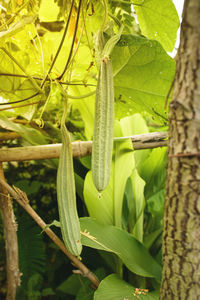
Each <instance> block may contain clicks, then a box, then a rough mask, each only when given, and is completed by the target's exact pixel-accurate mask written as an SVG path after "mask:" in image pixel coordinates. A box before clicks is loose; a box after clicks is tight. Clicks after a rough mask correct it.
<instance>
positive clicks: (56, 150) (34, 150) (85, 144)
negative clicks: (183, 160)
mask: <svg viewBox="0 0 200 300" xmlns="http://www.w3.org/2000/svg"><path fill="white" fill-rule="evenodd" d="M127 138H131V140H132V143H133V148H134V150H139V149H152V148H156V147H166V146H167V140H165V139H166V138H167V132H152V133H148V134H140V135H133V136H130V137H122V138H117V141H118V142H120V141H123V140H125V139H127ZM117 141H116V142H117ZM60 150H61V144H51V145H41V146H28V147H16V148H6V149H0V161H25V160H39V159H50V158H58V157H59V156H60ZM72 151H73V156H74V157H78V158H80V157H84V156H87V155H90V154H91V151H92V141H78V142H73V143H72Z"/></svg>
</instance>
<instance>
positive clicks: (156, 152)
mask: <svg viewBox="0 0 200 300" xmlns="http://www.w3.org/2000/svg"><path fill="white" fill-rule="evenodd" d="M166 153H167V148H165V147H163V148H156V149H153V150H152V151H151V153H150V155H149V157H148V158H147V159H146V160H145V161H144V162H143V164H141V166H140V168H139V174H140V176H141V177H142V178H143V179H144V180H145V181H146V187H145V197H146V199H148V198H149V197H151V196H152V195H154V194H155V193H156V192H158V191H159V190H161V189H163V188H164V186H165V173H166Z"/></svg>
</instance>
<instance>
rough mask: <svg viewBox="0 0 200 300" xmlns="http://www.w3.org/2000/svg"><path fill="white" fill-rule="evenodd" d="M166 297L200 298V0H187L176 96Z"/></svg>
mask: <svg viewBox="0 0 200 300" xmlns="http://www.w3.org/2000/svg"><path fill="white" fill-rule="evenodd" d="M169 122H170V129H169V150H168V154H169V155H168V156H169V157H168V166H167V184H166V199H165V213H164V232H163V274H162V285H161V295H160V299H161V300H168V299H170V300H173V299H176V300H177V299H181V300H186V299H187V300H195V299H200V1H198V0H185V5H184V11H183V22H182V26H181V42H180V47H179V51H178V59H177V70H176V78H175V87H174V94H173V100H172V102H171V105H170V113H169Z"/></svg>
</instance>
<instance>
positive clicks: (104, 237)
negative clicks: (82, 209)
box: [80, 218, 161, 280]
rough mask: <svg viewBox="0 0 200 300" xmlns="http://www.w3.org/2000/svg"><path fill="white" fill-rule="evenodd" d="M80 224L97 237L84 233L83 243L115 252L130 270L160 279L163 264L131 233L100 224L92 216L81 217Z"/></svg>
mask: <svg viewBox="0 0 200 300" xmlns="http://www.w3.org/2000/svg"><path fill="white" fill-rule="evenodd" d="M80 224H81V231H82V232H85V233H86V232H88V233H89V234H90V236H93V237H94V238H95V239H94V240H92V239H91V238H88V237H87V236H86V235H85V234H84V235H82V236H81V242H82V244H83V245H85V246H88V247H92V248H95V249H100V250H104V251H110V252H113V253H115V254H117V255H118V256H119V257H120V258H121V260H122V261H123V263H124V264H125V265H126V266H127V268H128V269H129V270H130V271H132V272H134V273H136V274H138V275H141V276H146V277H155V278H156V279H158V280H160V278H161V266H160V265H159V264H158V263H157V262H156V261H155V260H154V259H153V257H152V256H151V255H150V253H149V252H148V250H147V249H146V248H145V247H144V246H143V245H142V244H141V243H140V242H139V241H138V240H136V239H135V238H134V237H133V236H132V235H131V234H129V233H127V232H126V231H123V230H122V229H120V228H117V227H114V226H109V225H102V224H99V223H97V222H96V221H95V220H93V219H91V218H81V219H80Z"/></svg>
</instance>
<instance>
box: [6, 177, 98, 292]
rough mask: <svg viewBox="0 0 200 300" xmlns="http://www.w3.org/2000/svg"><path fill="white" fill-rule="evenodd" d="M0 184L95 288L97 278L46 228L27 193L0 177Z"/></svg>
mask: <svg viewBox="0 0 200 300" xmlns="http://www.w3.org/2000/svg"><path fill="white" fill-rule="evenodd" d="M0 184H1V185H2V186H3V187H4V188H5V189H6V190H7V192H8V193H9V194H10V195H11V196H12V197H13V198H14V199H15V200H16V201H17V202H18V203H19V204H20V205H21V206H22V207H23V208H24V209H25V211H26V212H27V213H28V214H29V215H30V216H31V217H32V218H33V219H34V220H35V222H36V223H37V224H38V225H39V226H40V227H41V228H42V229H43V230H44V231H45V232H46V234H47V235H48V236H49V237H50V239H51V240H52V241H53V242H54V243H55V244H56V245H57V246H58V247H59V248H60V249H61V250H62V251H63V253H64V254H65V255H66V256H67V257H68V258H69V259H70V260H71V262H72V263H73V265H74V266H75V267H76V268H78V269H79V270H80V273H81V274H82V275H83V276H84V277H87V278H88V279H89V280H90V281H91V282H92V283H93V285H94V287H95V288H97V287H98V286H99V280H98V278H97V277H96V276H95V274H93V273H92V272H91V271H90V270H89V269H88V268H87V267H86V266H85V265H84V264H83V263H82V262H81V261H80V260H79V259H78V258H77V257H76V256H74V255H72V254H71V253H70V252H69V251H68V250H67V248H66V247H65V245H64V244H63V242H62V241H61V240H60V239H59V238H58V237H57V235H56V234H55V233H54V232H53V231H52V230H51V229H50V228H46V226H47V224H46V223H45V222H44V221H43V220H42V219H41V218H40V216H39V215H38V214H37V213H36V212H35V211H34V209H33V208H32V207H31V206H30V204H29V200H28V198H27V195H26V194H25V193H24V192H22V191H21V190H20V189H18V188H16V187H15V190H14V189H13V188H12V187H11V186H9V185H8V184H7V183H6V182H5V181H4V180H2V179H1V178H0Z"/></svg>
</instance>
